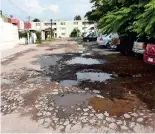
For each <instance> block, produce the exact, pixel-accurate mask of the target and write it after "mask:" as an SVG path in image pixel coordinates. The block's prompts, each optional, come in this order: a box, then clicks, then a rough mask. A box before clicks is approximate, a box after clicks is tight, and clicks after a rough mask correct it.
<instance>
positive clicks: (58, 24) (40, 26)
mask: <svg viewBox="0 0 155 134" xmlns="http://www.w3.org/2000/svg"><path fill="white" fill-rule="evenodd" d="M94 27H95V24H94V23H93V22H89V21H88V20H78V21H76V20H55V21H53V22H52V29H53V30H54V37H55V38H59V37H62V38H63V37H70V34H71V32H72V31H73V29H74V28H76V29H79V30H80V33H81V35H82V34H84V33H87V32H88V31H89V32H90V31H91V30H94ZM49 28H51V22H45V21H44V22H31V29H32V30H37V31H42V39H45V38H46V37H45V30H46V29H49Z"/></svg>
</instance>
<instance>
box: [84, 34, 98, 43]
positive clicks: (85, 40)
mask: <svg viewBox="0 0 155 134" xmlns="http://www.w3.org/2000/svg"><path fill="white" fill-rule="evenodd" d="M96 40H97V36H96V35H95V34H94V33H91V34H89V35H88V36H86V37H83V41H84V42H90V41H96Z"/></svg>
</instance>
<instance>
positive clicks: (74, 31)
mask: <svg viewBox="0 0 155 134" xmlns="http://www.w3.org/2000/svg"><path fill="white" fill-rule="evenodd" d="M79 35H80V30H79V29H73V31H72V32H71V34H70V37H79Z"/></svg>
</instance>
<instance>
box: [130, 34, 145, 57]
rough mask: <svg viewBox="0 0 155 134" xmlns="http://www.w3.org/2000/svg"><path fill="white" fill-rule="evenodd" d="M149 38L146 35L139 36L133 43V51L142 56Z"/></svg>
mask: <svg viewBox="0 0 155 134" xmlns="http://www.w3.org/2000/svg"><path fill="white" fill-rule="evenodd" d="M147 42H148V39H147V38H146V37H139V38H138V39H137V40H136V41H135V42H134V44H133V48H132V51H133V52H134V54H135V55H136V56H142V55H143V54H144V53H145V50H146V46H147Z"/></svg>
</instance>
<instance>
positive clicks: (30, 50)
mask: <svg viewBox="0 0 155 134" xmlns="http://www.w3.org/2000/svg"><path fill="white" fill-rule="evenodd" d="M33 51H35V49H28V50H25V51H22V52H19V53H16V54H14V55H13V56H11V57H9V58H8V59H7V60H5V61H2V62H1V64H2V65H5V66H6V65H8V64H10V63H12V62H13V61H15V60H16V59H17V58H19V57H20V56H23V55H24V54H27V53H29V52H33Z"/></svg>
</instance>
